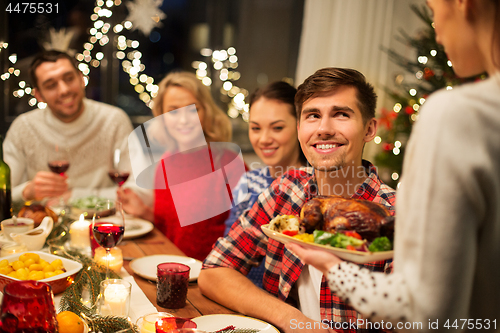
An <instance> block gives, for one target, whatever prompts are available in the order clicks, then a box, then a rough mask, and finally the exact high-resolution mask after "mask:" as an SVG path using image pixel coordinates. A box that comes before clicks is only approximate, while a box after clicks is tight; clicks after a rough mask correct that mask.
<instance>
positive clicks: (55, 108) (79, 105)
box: [35, 58, 85, 123]
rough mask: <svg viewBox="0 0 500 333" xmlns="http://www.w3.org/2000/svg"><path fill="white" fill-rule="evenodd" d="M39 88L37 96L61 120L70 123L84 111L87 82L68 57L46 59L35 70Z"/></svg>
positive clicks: (36, 91)
mask: <svg viewBox="0 0 500 333" xmlns="http://www.w3.org/2000/svg"><path fill="white" fill-rule="evenodd" d="M35 74H36V78H37V85H38V88H36V89H35V97H36V98H37V99H38V100H39V101H43V102H45V103H47V105H48V106H49V108H50V110H51V111H52V113H53V114H54V116H56V117H57V118H59V120H61V121H63V122H66V123H69V122H72V121H74V120H75V119H76V118H78V117H79V116H80V114H81V113H82V112H83V98H84V97H85V82H84V81H83V75H82V73H81V72H80V71H78V70H77V69H75V68H74V67H73V65H72V64H71V62H70V61H69V60H68V59H65V58H61V59H58V60H57V61H55V62H51V61H46V62H44V63H42V64H40V65H39V66H38V67H37V68H36V70H35Z"/></svg>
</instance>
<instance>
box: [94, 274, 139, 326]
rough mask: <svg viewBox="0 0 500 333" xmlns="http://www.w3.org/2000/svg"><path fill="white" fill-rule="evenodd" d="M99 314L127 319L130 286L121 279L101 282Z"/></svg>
mask: <svg viewBox="0 0 500 333" xmlns="http://www.w3.org/2000/svg"><path fill="white" fill-rule="evenodd" d="M100 291H101V292H100V300H99V302H100V303H99V304H100V306H99V314H100V315H101V316H110V315H111V316H118V317H128V312H129V310H130V294H131V291H132V284H131V283H130V282H128V281H125V280H122V279H109V280H104V281H102V282H101V289H100Z"/></svg>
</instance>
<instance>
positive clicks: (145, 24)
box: [126, 0, 167, 36]
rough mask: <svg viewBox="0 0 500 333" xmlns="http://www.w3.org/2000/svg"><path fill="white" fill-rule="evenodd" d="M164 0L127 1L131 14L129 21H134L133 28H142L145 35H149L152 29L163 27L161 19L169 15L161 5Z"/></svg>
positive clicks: (128, 17)
mask: <svg viewBox="0 0 500 333" xmlns="http://www.w3.org/2000/svg"><path fill="white" fill-rule="evenodd" d="M162 4H163V0H134V1H130V2H127V3H126V5H127V9H128V11H129V14H128V16H127V19H126V20H127V21H130V22H132V27H133V29H138V30H140V31H141V32H142V33H143V34H144V35H145V36H149V34H150V33H151V30H153V29H154V28H156V27H161V22H160V21H161V20H163V19H164V18H166V17H167V15H165V13H164V12H162V11H161V9H160V8H159V7H161V5H162Z"/></svg>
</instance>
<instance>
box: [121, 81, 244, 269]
mask: <svg viewBox="0 0 500 333" xmlns="http://www.w3.org/2000/svg"><path fill="white" fill-rule="evenodd" d="M193 105H194V106H196V108H194V107H193ZM153 115H154V116H155V117H158V116H162V117H161V118H158V119H161V120H160V121H157V122H156V123H155V125H157V127H158V128H157V130H158V129H159V128H163V129H164V130H163V131H161V132H160V131H157V132H156V133H157V134H158V136H157V137H156V139H157V140H159V141H161V142H162V143H163V144H164V145H166V147H167V148H166V149H167V152H166V153H165V154H164V155H163V156H162V163H159V164H158V167H157V169H156V175H155V190H154V192H155V194H154V197H155V198H154V204H153V207H151V206H148V205H147V204H145V203H144V202H143V201H142V200H141V199H140V198H139V197H138V196H137V194H136V193H135V192H134V191H133V190H131V189H119V190H118V198H119V200H121V201H122V203H123V207H124V209H125V211H126V212H127V213H129V214H132V215H134V216H137V217H140V218H143V219H146V220H149V221H154V223H155V226H156V227H157V228H158V229H160V230H161V231H162V232H163V233H164V234H165V235H166V236H167V237H168V238H169V239H170V240H171V241H172V242H173V243H174V244H175V245H177V247H179V248H180V249H181V250H182V251H183V252H184V253H185V254H186V255H188V256H190V257H193V258H196V259H199V260H203V259H204V258H205V256H206V255H207V254H208V253H209V252H210V250H211V248H212V245H213V243H214V242H215V241H216V240H217V238H218V237H220V236H222V235H223V233H224V221H225V220H226V219H227V217H228V215H229V211H225V212H223V213H221V214H218V215H216V216H213V217H210V218H207V219H205V220H202V221H201V222H197V223H194V224H190V225H181V222H180V217H181V215H182V217H185V215H186V214H187V215H189V214H193V215H194V214H198V215H199V214H204V213H205V212H203V211H200V210H201V209H200V207H203V205H204V204H205V205H207V204H208V205H210V202H208V200H210V201H211V202H214V203H217V200H219V198H221V197H222V196H224V195H227V193H228V188H226V185H225V184H224V185H217V184H212V183H209V182H206V183H201V184H199V186H200V188H198V190H199V191H200V193H211V195H210V196H205V197H202V198H198V199H196V200H194V199H193V196H191V195H190V194H189V193H183V194H181V195H179V194H178V193H176V194H175V195H173V194H172V192H173V191H172V186H174V185H181V186H182V184H183V183H186V182H188V181H190V180H194V179H199V178H200V177H204V176H209V175H210V174H211V173H212V172H213V171H214V170H213V169H214V165H215V169H217V166H216V165H220V166H224V165H227V164H228V163H230V162H231V161H232V160H234V159H235V157H236V154H235V153H234V152H232V151H230V150H223V151H218V152H217V154H214V149H210V142H229V141H231V124H230V121H229V118H228V117H227V116H226V115H225V114H224V112H223V111H222V110H221V109H220V108H218V107H217V106H216V104H215V102H214V101H213V99H212V97H211V95H210V91H209V90H208V88H207V87H205V86H204V85H203V84H202V83H201V82H200V81H199V80H198V79H197V78H196V76H195V75H194V74H191V73H187V72H176V73H171V74H169V75H167V77H165V78H164V79H163V80H162V81H161V82H160V84H159V90H158V95H157V97H156V98H155V100H154V106H153ZM200 124H201V126H200ZM207 143H208V145H207ZM211 159H212V160H211ZM165 175H166V177H165ZM239 176H241V174H240V175H239ZM239 176H238V178H239ZM167 178H168V180H167ZM204 187H206V188H204ZM174 197H175V204H174ZM203 200H207V201H206V202H201V201H203ZM193 219H194V217H193ZM181 220H182V218H181Z"/></svg>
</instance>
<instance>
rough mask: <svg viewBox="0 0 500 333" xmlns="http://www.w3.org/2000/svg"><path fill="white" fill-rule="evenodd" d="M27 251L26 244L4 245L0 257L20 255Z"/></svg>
mask: <svg viewBox="0 0 500 333" xmlns="http://www.w3.org/2000/svg"><path fill="white" fill-rule="evenodd" d="M26 251H28V247H27V246H26V244H24V243H21V244H17V243H15V244H5V245H3V246H2V250H0V257H5V256H8V255H9V254H14V253H20V252H26Z"/></svg>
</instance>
